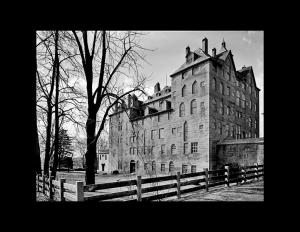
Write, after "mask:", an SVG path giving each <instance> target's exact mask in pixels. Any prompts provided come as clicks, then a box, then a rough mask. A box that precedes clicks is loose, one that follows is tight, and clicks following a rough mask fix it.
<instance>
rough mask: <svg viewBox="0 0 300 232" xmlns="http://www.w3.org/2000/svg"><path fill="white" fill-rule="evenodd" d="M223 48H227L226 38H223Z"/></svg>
mask: <svg viewBox="0 0 300 232" xmlns="http://www.w3.org/2000/svg"><path fill="white" fill-rule="evenodd" d="M222 47H224V48H226V43H225V41H224V38H223V42H222Z"/></svg>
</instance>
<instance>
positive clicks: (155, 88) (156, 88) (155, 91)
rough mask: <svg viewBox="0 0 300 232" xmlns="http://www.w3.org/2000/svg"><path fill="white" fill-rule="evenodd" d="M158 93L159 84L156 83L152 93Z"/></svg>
mask: <svg viewBox="0 0 300 232" xmlns="http://www.w3.org/2000/svg"><path fill="white" fill-rule="evenodd" d="M159 91H160V84H159V82H157V83H156V85H154V93H157V92H159Z"/></svg>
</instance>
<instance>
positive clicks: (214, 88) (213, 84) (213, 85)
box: [212, 78, 217, 91]
mask: <svg viewBox="0 0 300 232" xmlns="http://www.w3.org/2000/svg"><path fill="white" fill-rule="evenodd" d="M216 83H217V82H216V79H215V78H213V79H212V90H215V91H216V90H217V85H216Z"/></svg>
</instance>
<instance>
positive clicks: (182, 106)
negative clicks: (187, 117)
mask: <svg viewBox="0 0 300 232" xmlns="http://www.w3.org/2000/svg"><path fill="white" fill-rule="evenodd" d="M183 116H184V103H181V104H180V106H179V117H183Z"/></svg>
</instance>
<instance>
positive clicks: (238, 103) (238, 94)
mask: <svg viewBox="0 0 300 232" xmlns="http://www.w3.org/2000/svg"><path fill="white" fill-rule="evenodd" d="M240 97H241V96H240V91H236V105H237V106H239V105H240Z"/></svg>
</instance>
